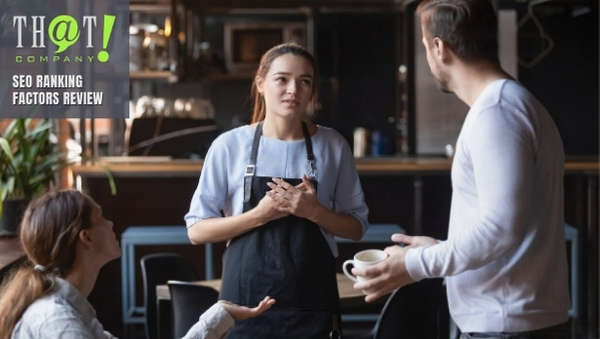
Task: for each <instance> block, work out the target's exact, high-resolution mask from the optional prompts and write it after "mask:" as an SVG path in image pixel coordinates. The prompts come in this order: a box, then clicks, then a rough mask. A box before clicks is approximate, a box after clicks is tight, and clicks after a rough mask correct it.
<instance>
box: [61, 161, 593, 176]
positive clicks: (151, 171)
mask: <svg viewBox="0 0 600 339" xmlns="http://www.w3.org/2000/svg"><path fill="white" fill-rule="evenodd" d="M451 164H452V162H451V160H450V159H447V158H442V157H381V158H357V159H356V169H357V170H358V173H359V174H360V175H420V174H446V173H448V172H449V171H450V167H451ZM599 164H600V162H599V160H598V158H597V157H568V158H567V160H566V162H565V174H583V175H598V173H599V172H600V165H599ZM202 165H203V161H202V160H181V159H169V158H168V157H108V158H99V160H98V161H96V162H94V163H91V162H90V163H86V164H76V165H73V166H71V169H72V171H73V174H74V175H75V176H90V177H95V176H105V175H106V171H107V170H109V171H110V172H111V173H112V175H113V176H116V177H145V176H149V177H196V176H198V175H199V174H200V171H201V170H202Z"/></svg>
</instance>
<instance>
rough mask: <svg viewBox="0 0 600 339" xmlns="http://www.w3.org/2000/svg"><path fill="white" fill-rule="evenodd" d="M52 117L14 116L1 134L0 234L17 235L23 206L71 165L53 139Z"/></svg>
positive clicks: (44, 189) (42, 191)
mask: <svg viewBox="0 0 600 339" xmlns="http://www.w3.org/2000/svg"><path fill="white" fill-rule="evenodd" d="M51 135H52V120H50V119H31V118H19V119H14V120H12V121H11V123H10V124H9V125H8V127H7V128H6V130H5V131H4V133H2V136H1V137H0V202H2V210H0V213H1V215H2V217H1V218H0V235H4V236H7V235H9V236H10V235H15V234H16V231H17V225H18V222H19V219H20V216H21V213H22V211H23V210H24V207H25V206H27V203H28V202H29V201H30V200H31V199H33V198H36V197H37V196H39V195H41V194H42V193H44V192H45V191H46V190H47V189H48V188H49V187H50V186H51V185H52V184H54V182H55V178H56V174H57V173H58V172H59V171H60V170H62V169H63V168H65V167H66V166H67V165H69V163H70V162H72V161H70V160H68V159H67V157H66V152H63V151H60V150H59V148H58V145H57V144H56V143H55V142H53V141H52V140H51Z"/></svg>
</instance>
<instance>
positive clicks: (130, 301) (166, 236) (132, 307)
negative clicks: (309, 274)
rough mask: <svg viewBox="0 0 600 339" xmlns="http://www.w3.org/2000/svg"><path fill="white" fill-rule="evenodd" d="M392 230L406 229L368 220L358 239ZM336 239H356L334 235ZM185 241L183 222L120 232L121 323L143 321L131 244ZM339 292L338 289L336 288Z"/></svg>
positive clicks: (209, 267)
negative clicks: (137, 297)
mask: <svg viewBox="0 0 600 339" xmlns="http://www.w3.org/2000/svg"><path fill="white" fill-rule="evenodd" d="M393 233H406V232H405V230H404V229H403V228H402V227H400V225H398V224H371V226H370V227H369V229H368V230H367V233H366V234H365V235H364V236H363V238H362V239H361V240H360V242H364V243H385V244H389V243H390V242H391V240H390V236H391V235H392V234H393ZM336 242H338V243H358V242H355V241H352V240H348V239H342V238H339V237H336ZM184 244H185V245H189V244H190V239H189V238H188V236H187V228H186V227H185V226H184V225H172V226H132V227H129V228H127V229H126V230H125V232H123V234H122V235H121V248H122V255H121V292H122V301H121V306H122V309H123V323H124V324H126V325H127V324H143V323H144V321H145V314H146V308H145V307H144V306H137V303H136V297H135V295H136V293H135V286H136V279H135V269H136V263H135V248H136V246H143V245H184ZM204 251H205V267H206V272H205V274H206V279H207V280H212V279H214V276H215V275H214V270H213V250H212V244H205V245H204ZM340 293H341V292H340ZM358 316H359V319H365V318H370V319H372V318H373V315H368V316H365V315H358Z"/></svg>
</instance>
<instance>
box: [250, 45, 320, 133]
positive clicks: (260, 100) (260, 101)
mask: <svg viewBox="0 0 600 339" xmlns="http://www.w3.org/2000/svg"><path fill="white" fill-rule="evenodd" d="M284 54H293V55H298V56H302V57H304V58H305V59H306V60H308V62H310V64H311V65H312V68H313V83H312V93H311V99H310V103H309V105H308V107H309V109H308V112H307V115H308V117H309V118H312V116H313V115H314V109H315V107H316V106H317V100H318V96H317V84H318V80H319V68H318V66H317V60H316V59H315V57H314V56H313V55H312V54H311V53H310V52H309V51H308V50H307V49H306V48H304V47H302V46H300V45H298V44H296V43H294V42H288V43H284V44H281V45H277V46H275V47H273V48H271V49H270V50H268V51H267V52H265V54H263V56H262V58H261V59H260V64H259V66H258V70H257V71H256V76H255V77H254V82H253V83H252V96H253V97H254V108H253V112H252V123H255V122H259V121H263V120H265V116H266V106H265V98H264V97H263V96H262V95H261V94H260V93H259V92H258V84H257V82H256V81H257V77H261V78H263V79H264V78H265V77H266V76H267V74H268V73H269V70H270V69H271V64H272V63H273V60H275V59H277V58H278V57H280V56H282V55H284Z"/></svg>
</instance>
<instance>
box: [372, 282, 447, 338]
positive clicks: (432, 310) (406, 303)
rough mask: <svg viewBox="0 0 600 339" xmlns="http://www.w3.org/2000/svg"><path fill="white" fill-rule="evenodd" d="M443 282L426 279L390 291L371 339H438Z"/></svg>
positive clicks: (441, 320) (441, 321)
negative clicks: (390, 293)
mask: <svg viewBox="0 0 600 339" xmlns="http://www.w3.org/2000/svg"><path fill="white" fill-rule="evenodd" d="M442 282H443V279H441V278H436V279H425V280H421V281H419V282H416V283H413V284H410V285H407V286H404V287H402V288H400V289H398V290H396V291H395V292H393V293H392V295H390V297H389V298H388V300H387V302H386V303H385V305H384V306H383V309H382V310H381V314H380V316H379V318H378V320H377V322H376V323H375V327H374V329H373V332H374V334H375V335H374V338H375V339H388V338H402V339H413V338H414V339H421V338H440V328H439V327H440V325H441V323H443V319H441V318H440V315H441V316H442V318H443V314H441V313H443V312H441V313H440V308H439V305H440V298H441V297H443V296H442V294H441V293H442ZM444 302H445V301H444ZM446 338H447V336H446Z"/></svg>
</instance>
